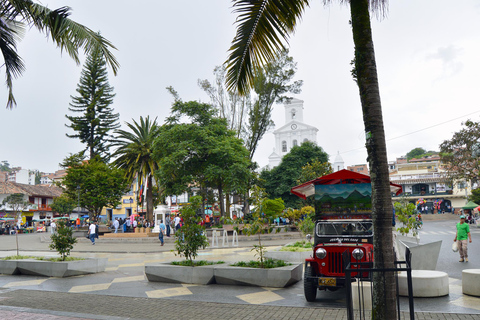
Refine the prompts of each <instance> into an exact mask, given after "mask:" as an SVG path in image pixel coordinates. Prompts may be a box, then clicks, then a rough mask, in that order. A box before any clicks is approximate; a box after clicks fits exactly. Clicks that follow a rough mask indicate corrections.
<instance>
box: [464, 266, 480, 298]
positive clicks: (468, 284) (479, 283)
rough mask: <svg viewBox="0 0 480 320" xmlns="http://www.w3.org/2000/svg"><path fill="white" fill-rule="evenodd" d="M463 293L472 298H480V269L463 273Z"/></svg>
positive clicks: (467, 270)
mask: <svg viewBox="0 0 480 320" xmlns="http://www.w3.org/2000/svg"><path fill="white" fill-rule="evenodd" d="M462 292H463V293H464V294H468V295H471V296H477V297H479V296H480V269H465V270H463V271H462Z"/></svg>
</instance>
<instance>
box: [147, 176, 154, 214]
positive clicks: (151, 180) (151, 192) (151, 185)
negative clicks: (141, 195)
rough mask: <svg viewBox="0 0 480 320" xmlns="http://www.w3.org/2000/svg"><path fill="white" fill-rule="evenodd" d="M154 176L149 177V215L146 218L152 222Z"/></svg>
mask: <svg viewBox="0 0 480 320" xmlns="http://www.w3.org/2000/svg"><path fill="white" fill-rule="evenodd" d="M152 187H153V177H152V176H151V175H150V176H149V177H148V178H147V194H146V200H147V201H146V202H147V217H146V219H147V220H148V221H150V222H153V189H152Z"/></svg>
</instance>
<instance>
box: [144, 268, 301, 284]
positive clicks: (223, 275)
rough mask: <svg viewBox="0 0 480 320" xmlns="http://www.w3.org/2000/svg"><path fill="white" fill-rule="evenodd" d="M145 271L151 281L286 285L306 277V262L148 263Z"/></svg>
mask: <svg viewBox="0 0 480 320" xmlns="http://www.w3.org/2000/svg"><path fill="white" fill-rule="evenodd" d="M145 275H146V276H147V279H148V281H156V282H169V283H189V284H202V285H205V284H214V283H218V284H228V285H242V286H259V287H272V288H284V287H288V286H290V285H292V284H294V283H296V282H298V281H300V280H302V276H303V263H300V264H294V265H291V266H286V267H280V268H273V269H259V268H243V267H232V266H229V265H227V264H214V265H208V266H201V267H184V266H176V265H172V264H170V263H161V264H155V265H146V266H145Z"/></svg>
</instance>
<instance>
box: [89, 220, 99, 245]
mask: <svg viewBox="0 0 480 320" xmlns="http://www.w3.org/2000/svg"><path fill="white" fill-rule="evenodd" d="M96 227H97V226H96V225H95V221H93V222H92V223H90V227H88V233H89V236H90V241H92V245H94V244H95V237H96V235H97V228H96Z"/></svg>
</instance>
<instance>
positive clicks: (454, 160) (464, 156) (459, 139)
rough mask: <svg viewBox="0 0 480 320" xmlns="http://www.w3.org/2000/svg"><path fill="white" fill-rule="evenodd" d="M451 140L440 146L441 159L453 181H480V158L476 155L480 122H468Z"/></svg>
mask: <svg viewBox="0 0 480 320" xmlns="http://www.w3.org/2000/svg"><path fill="white" fill-rule="evenodd" d="M463 125H464V127H463V128H462V129H461V130H460V131H458V132H455V133H454V134H453V137H452V138H451V139H450V140H445V141H443V142H442V143H441V144H440V157H441V159H442V163H443V164H444V165H445V168H446V169H447V174H448V177H449V178H450V179H451V180H452V181H454V182H455V181H464V180H467V181H470V182H475V181H478V178H479V176H478V175H479V172H480V171H479V169H480V161H479V160H480V158H479V156H478V155H477V154H476V153H475V152H476V150H477V149H478V146H479V143H478V141H479V140H480V122H473V121H470V120H468V121H466V122H465V123H463Z"/></svg>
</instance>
